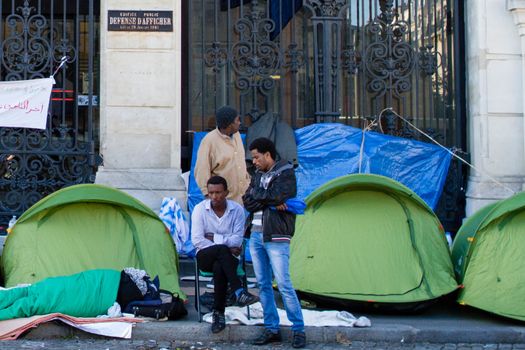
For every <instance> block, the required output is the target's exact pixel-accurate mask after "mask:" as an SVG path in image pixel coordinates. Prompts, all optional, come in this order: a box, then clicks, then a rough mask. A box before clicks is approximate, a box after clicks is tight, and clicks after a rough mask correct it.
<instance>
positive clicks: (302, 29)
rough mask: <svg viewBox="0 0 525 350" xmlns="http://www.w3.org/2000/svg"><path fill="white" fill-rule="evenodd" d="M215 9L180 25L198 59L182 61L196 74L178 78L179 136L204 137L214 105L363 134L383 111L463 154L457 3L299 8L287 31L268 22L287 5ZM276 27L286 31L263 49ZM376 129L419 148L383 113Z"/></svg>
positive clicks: (323, 2) (385, 1) (207, 6)
mask: <svg viewBox="0 0 525 350" xmlns="http://www.w3.org/2000/svg"><path fill="white" fill-rule="evenodd" d="M224 3H226V4H228V6H217V3H216V2H211V1H207V0H192V1H188V2H187V9H188V14H189V16H188V17H189V18H198V19H199V21H192V20H190V26H191V28H189V29H188V34H189V37H188V38H189V41H190V42H189V44H190V45H191V46H192V47H191V51H190V52H204V53H205V55H203V57H202V59H201V60H188V65H190V66H191V65H196V66H195V67H192V68H194V69H193V70H188V71H189V72H190V73H189V78H188V82H187V85H188V87H189V88H188V89H186V90H187V91H189V92H188V94H189V95H188V96H187V97H186V101H187V102H188V109H187V115H188V116H189V120H188V125H189V128H188V129H191V130H205V129H207V128H209V127H210V125H212V124H213V122H212V119H211V118H213V115H214V112H215V108H216V107H217V106H219V105H221V104H224V103H228V104H232V105H236V106H237V107H238V108H239V110H240V112H241V114H242V115H245V114H246V113H247V112H250V113H251V114H252V115H253V116H255V117H256V116H258V115H260V114H261V113H262V112H263V110H264V112H272V113H278V114H280V116H281V118H282V119H283V120H285V121H287V122H289V123H290V124H291V125H292V126H294V127H301V126H304V125H308V124H310V123H314V122H342V123H346V124H348V125H352V126H355V127H363V126H365V125H367V120H374V119H376V118H377V116H378V115H379V114H380V112H381V111H382V110H384V109H385V108H392V109H393V110H394V111H395V112H396V113H398V114H399V115H402V116H403V118H405V119H406V120H408V121H410V123H412V124H414V125H415V126H417V127H418V128H419V129H421V130H425V131H426V132H428V133H430V134H432V135H434V136H435V137H438V138H439V140H440V141H441V142H442V143H443V144H444V145H445V146H447V147H454V146H456V147H463V148H464V147H465V144H466V142H465V137H466V136H465V130H464V125H465V122H464V118H465V117H464V116H465V113H463V112H462V108H464V102H463V101H464V99H463V98H462V96H463V94H464V86H462V83H458V82H460V81H464V75H463V71H462V63H461V62H462V57H464V53H463V51H462V43H463V36H462V35H463V30H464V28H463V22H462V16H463V11H464V10H463V9H462V8H463V5H462V4H463V3H464V2H462V1H460V0H442V1H435V0H403V1H394V0H376V1H354V0H303V1H302V7H301V10H299V12H297V13H295V14H294V15H293V16H292V18H291V20H290V22H287V18H285V17H286V16H285V15H284V14H281V19H282V21H275V19H276V18H279V16H280V14H279V13H278V12H277V14H276V12H275V11H279V10H278V9H277V10H276V8H275V7H272V6H273V5H275V3H279V4H281V5H280V6H284V7H285V6H289V7H288V9H287V11H288V12H287V13H288V14H289V13H292V12H294V11H292V10H293V9H296V6H297V3H298V2H297V1H295V0H294V1H292V0H290V1H288V0H287V1H284V0H283V1H276V2H274V1H272V0H242V1H230V2H224ZM299 3H300V2H299ZM221 4H222V2H221ZM277 7H279V6H277ZM284 7H282V8H284ZM272 19H273V20H272ZM274 21H275V22H274ZM281 22H284V23H288V24H287V26H286V27H284V28H277V29H280V30H277V31H276V32H279V33H280V34H279V35H278V36H277V37H276V38H275V39H273V40H270V36H269V33H271V32H272V31H273V29H274V26H275V24H276V23H281ZM202 23H206V24H207V23H210V25H209V26H206V28H203V26H202ZM211 23H213V26H212V25H211ZM192 38H194V39H192ZM201 62H203V63H201ZM200 64H203V66H198V65H200ZM210 78H211V79H210ZM200 79H201V80H200ZM232 86H233V87H234V88H233V89H232ZM379 127H380V129H381V130H380V131H383V132H385V133H388V134H391V135H396V136H400V137H405V138H413V139H419V140H421V141H428V140H426V138H425V137H424V136H421V135H420V134H419V133H418V132H417V131H415V130H414V129H413V128H412V127H411V126H409V125H408V124H407V123H406V122H403V121H402V120H401V119H399V118H396V117H395V116H394V115H391V114H389V113H385V114H384V115H383V117H382V120H381V125H380V126H379V125H378V128H379ZM184 135H185V134H183V138H184V137H185V136H184ZM183 142H185V141H183ZM188 146H190V144H189V141H188ZM451 171H452V170H451ZM457 174H458V173H457V172H456V173H455V174H453V175H450V176H459V175H457ZM456 180H457V181H456V182H455V183H456V185H457V184H458V183H461V181H463V180H462V178H460V179H456ZM456 190H457V191H459V192H461V191H462V190H461V189H460V188H459V187H457V186H456ZM451 191H452V190H451ZM449 192H450V191H449ZM449 192H446V193H447V194H446V195H449ZM450 193H452V192H450ZM456 202H457V203H459V202H458V201H456ZM447 210H450V209H447ZM456 211H457V212H458V213H460V212H461V210H459V209H457V210H456ZM449 214H450V212H449ZM451 215H452V214H451ZM454 215H455V214H454Z"/></svg>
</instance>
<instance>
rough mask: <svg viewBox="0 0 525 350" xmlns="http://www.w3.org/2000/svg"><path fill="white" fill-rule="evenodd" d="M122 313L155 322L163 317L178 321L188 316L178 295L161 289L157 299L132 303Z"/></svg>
mask: <svg viewBox="0 0 525 350" xmlns="http://www.w3.org/2000/svg"><path fill="white" fill-rule="evenodd" d="M123 312H125V313H129V314H133V315H135V316H143V317H151V318H155V319H157V320H158V319H161V318H165V317H167V318H168V319H169V320H178V319H180V318H182V317H184V316H186V315H187V314H188V311H187V310H186V308H185V307H184V301H183V300H182V299H181V298H180V297H179V296H178V295H174V294H173V293H171V292H169V291H167V290H162V289H160V290H159V298H156V299H148V300H139V301H133V302H131V303H129V304H128V305H127V306H126V308H125V309H124V311H123Z"/></svg>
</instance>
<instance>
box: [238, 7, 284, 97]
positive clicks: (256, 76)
mask: <svg viewBox="0 0 525 350" xmlns="http://www.w3.org/2000/svg"><path fill="white" fill-rule="evenodd" d="M251 6H252V7H251V11H250V12H249V13H248V14H247V15H246V16H245V17H243V18H240V19H239V20H237V22H236V23H235V26H234V28H235V31H236V32H237V33H238V34H239V41H238V42H237V43H235V44H234V45H233V47H232V53H231V58H232V63H233V69H234V71H235V72H236V73H237V76H236V79H235V86H236V87H237V88H238V89H239V91H240V92H241V94H247V93H249V92H250V91H252V90H253V89H257V90H258V92H260V93H262V94H264V95H268V94H269V93H270V91H271V90H272V89H273V88H274V85H275V81H274V80H273V79H272V78H271V76H272V75H275V74H276V73H277V72H278V69H279V68H280V63H281V51H280V50H279V46H278V45H277V44H276V43H275V42H273V41H270V39H269V38H270V33H271V32H272V31H273V30H274V28H275V23H274V22H273V21H272V20H271V19H269V18H266V16H265V15H264V13H263V12H262V8H261V7H260V6H259V4H258V2H257V1H256V0H255V1H252V5H251Z"/></svg>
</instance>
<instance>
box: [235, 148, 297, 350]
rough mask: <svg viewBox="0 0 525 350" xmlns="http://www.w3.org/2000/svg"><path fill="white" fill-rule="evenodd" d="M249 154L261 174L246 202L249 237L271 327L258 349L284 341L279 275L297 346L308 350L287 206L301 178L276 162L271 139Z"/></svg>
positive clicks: (286, 164) (292, 225)
mask: <svg viewBox="0 0 525 350" xmlns="http://www.w3.org/2000/svg"><path fill="white" fill-rule="evenodd" d="M249 150H250V153H251V155H252V159H253V165H255V167H256V168H257V172H256V173H255V176H253V177H252V180H251V183H250V186H249V187H248V190H247V191H246V194H245V195H244V196H243V202H244V207H245V209H246V210H248V211H249V212H250V215H249V217H248V222H247V224H248V225H247V228H248V231H247V233H248V234H250V233H251V235H250V253H251V256H252V262H253V269H254V271H255V276H256V277H257V283H258V285H259V297H260V299H261V304H262V306H263V313H264V326H265V330H264V332H263V334H262V335H261V336H260V337H259V338H257V339H256V340H255V342H254V344H255V345H265V344H268V343H271V342H280V341H281V333H280V331H279V314H278V313H277V308H276V306H275V299H274V296H273V289H272V272H273V275H274V276H275V280H276V281H277V287H278V288H279V292H280V293H281V296H282V299H283V303H284V308H285V309H286V315H287V316H288V319H289V320H290V321H291V322H292V331H293V341H292V346H293V347H294V348H303V347H305V346H306V337H305V333H304V321H303V314H302V311H301V304H300V303H299V299H298V298H297V294H296V293H295V290H294V288H293V286H292V282H291V279H290V273H289V269H288V265H289V257H290V239H291V238H292V236H293V233H294V230H295V214H293V213H291V212H289V211H287V206H286V203H285V202H286V200H287V199H290V198H293V197H295V196H296V193H297V184H296V180H295V173H294V170H293V166H292V164H290V163H289V162H286V161H278V162H277V161H276V157H277V151H276V149H275V145H274V144H273V142H272V141H270V140H269V139H267V138H258V139H255V140H254V141H253V142H252V143H251V144H250V147H249Z"/></svg>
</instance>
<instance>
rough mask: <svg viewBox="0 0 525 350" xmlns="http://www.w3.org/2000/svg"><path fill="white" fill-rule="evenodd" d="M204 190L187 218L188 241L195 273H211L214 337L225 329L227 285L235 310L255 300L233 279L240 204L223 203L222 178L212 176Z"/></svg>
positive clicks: (241, 220) (240, 237)
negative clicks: (194, 256)
mask: <svg viewBox="0 0 525 350" xmlns="http://www.w3.org/2000/svg"><path fill="white" fill-rule="evenodd" d="M207 188H208V198H207V199H205V200H204V201H202V202H200V203H199V204H197V206H195V208H194V209H193V213H192V215H191V241H192V243H193V245H194V246H195V248H197V263H198V266H199V269H200V270H202V271H207V272H213V280H214V303H213V322H212V325H211V331H212V332H213V333H218V332H220V331H222V330H223V329H224V328H226V319H225V317H224V308H225V306H226V293H227V288H228V283H229V284H230V286H231V288H232V290H233V291H235V295H236V297H237V300H236V301H237V306H246V305H251V304H253V303H256V302H258V301H259V297H257V296H255V295H252V294H250V293H248V292H247V291H246V290H244V289H243V288H242V284H241V280H240V279H239V277H238V276H237V265H238V264H239V256H240V254H241V249H242V242H243V236H244V222H245V215H244V209H243V207H242V206H241V205H240V204H238V203H236V202H234V201H232V200H229V199H226V196H227V195H228V184H227V183H226V180H225V179H224V178H223V177H221V176H212V177H211V178H210V179H209V180H208V182H207ZM196 283H197V282H196Z"/></svg>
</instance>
